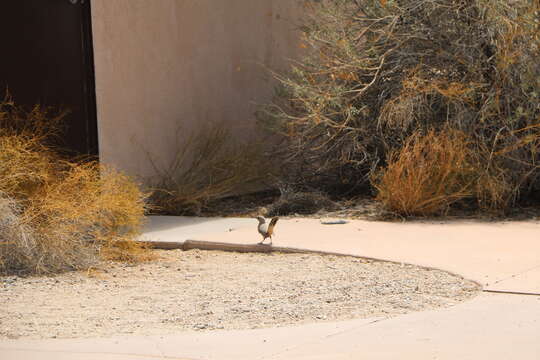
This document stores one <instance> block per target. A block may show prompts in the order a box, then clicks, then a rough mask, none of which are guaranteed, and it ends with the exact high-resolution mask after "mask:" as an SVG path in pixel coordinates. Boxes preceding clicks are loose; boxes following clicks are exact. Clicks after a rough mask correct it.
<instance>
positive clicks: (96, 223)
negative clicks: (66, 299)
mask: <svg viewBox="0 0 540 360" xmlns="http://www.w3.org/2000/svg"><path fill="white" fill-rule="evenodd" d="M3 108H5V105H1V106H0V120H1V121H2V125H6V127H5V129H8V130H9V131H0V210H2V213H1V214H0V272H1V273H6V272H26V273H35V274H43V273H54V272H59V271H65V270H71V269H87V268H88V267H90V266H93V265H95V264H96V263H97V262H98V261H100V260H101V259H112V260H120V261H131V262H134V261H144V260H147V259H149V258H151V255H150V253H149V252H148V251H146V249H145V248H144V247H143V246H142V245H139V244H138V243H136V242H134V241H132V240H134V239H135V238H136V237H137V235H138V234H139V233H140V230H141V226H142V222H143V219H144V211H145V199H146V195H145V194H143V193H142V192H141V191H140V190H139V186H138V184H137V183H136V182H135V181H134V180H133V179H131V178H130V177H128V176H126V175H124V174H122V173H120V172H118V171H116V170H114V169H112V168H109V167H105V166H102V165H100V164H99V163H98V162H94V161H86V162H75V161H69V160H66V159H63V158H61V157H60V156H59V155H57V154H56V153H55V152H54V151H53V149H51V148H50V147H48V146H46V145H44V143H43V142H42V141H43V140H44V139H46V138H47V131H46V130H43V129H41V130H43V131H41V130H39V129H36V134H37V135H36V136H32V135H31V133H32V132H31V131H30V130H28V128H26V127H24V126H23V127H20V126H19V121H20V119H19V118H18V117H17V118H15V120H14V124H15V125H13V124H12V125H13V126H12V127H11V128H10V127H9V126H7V125H9V120H10V119H9V117H8V115H6V114H8V113H7V112H5V111H4V112H3V113H2V109H3ZM18 114H19V113H18ZM37 114H38V112H37V110H36V113H35V114H34V115H33V116H34V117H37V118H38V119H41V118H42V117H41V116H38V115H37ZM12 115H13V114H12ZM40 121H41V120H40ZM35 125H36V126H38V125H39V121H38V122H36V123H35ZM10 129H11V130H10ZM21 129H22V130H21ZM17 131H19V132H20V133H19V134H18V133H17Z"/></svg>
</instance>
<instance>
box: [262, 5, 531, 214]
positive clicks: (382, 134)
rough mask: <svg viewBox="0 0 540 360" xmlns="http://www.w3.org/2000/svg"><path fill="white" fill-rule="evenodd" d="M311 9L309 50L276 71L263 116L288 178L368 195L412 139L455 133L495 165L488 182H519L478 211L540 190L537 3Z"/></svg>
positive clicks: (487, 196) (487, 198)
mask: <svg viewBox="0 0 540 360" xmlns="http://www.w3.org/2000/svg"><path fill="white" fill-rule="evenodd" d="M309 4H310V5H308V6H307V15H306V19H305V21H303V23H302V26H301V30H302V42H301V46H302V47H303V48H305V49H304V50H305V55H304V56H303V57H302V58H301V59H300V60H299V61H296V62H294V64H293V66H292V69H291V71H290V72H288V73H275V74H274V75H275V77H276V79H277V80H278V82H279V86H278V87H277V90H276V95H275V98H274V100H273V102H272V103H270V104H267V105H264V106H261V108H260V110H259V112H258V117H259V119H260V121H261V123H262V125H263V126H264V127H265V128H267V129H270V130H271V131H273V132H274V133H276V134H278V135H279V136H280V138H281V142H280V143H279V146H278V147H277V149H276V152H275V154H276V156H279V157H281V159H282V163H283V167H282V168H283V169H284V171H283V175H282V176H283V177H284V179H285V181H288V182H289V183H292V184H293V185H294V184H296V185H297V186H299V187H304V188H306V187H311V188H315V189H318V190H323V191H326V192H329V193H330V194H350V193H354V192H355V191H356V192H358V191H364V190H365V189H366V187H369V186H370V179H372V178H373V176H374V175H375V174H378V173H379V172H380V171H381V168H385V167H386V166H387V165H389V164H394V163H395V161H396V159H397V158H396V156H398V155H396V154H397V153H398V152H399V151H402V150H403V151H408V150H410V146H411V144H410V141H409V138H410V136H413V135H414V136H417V135H418V134H428V133H429V132H430V131H435V132H437V133H439V132H441V131H451V130H455V131H459V132H462V133H463V134H466V136H467V141H468V142H471V143H472V145H471V147H472V148H474V149H475V151H479V152H480V153H481V154H482V156H483V158H484V160H485V161H486V162H487V163H486V164H489V169H488V173H489V176H487V177H486V176H484V177H483V179H484V181H485V185H486V186H487V187H488V188H489V187H493V188H498V187H499V186H500V185H499V184H502V183H504V184H506V186H507V187H508V191H507V192H506V193H505V194H504V195H501V196H502V197H500V196H499V195H496V193H500V192H498V191H495V192H493V193H490V191H489V190H486V191H485V192H484V193H483V194H480V193H479V192H477V196H478V197H479V198H480V199H479V201H478V204H486V203H489V205H486V206H487V207H489V208H492V209H498V210H504V209H506V208H508V207H509V206H512V205H513V204H514V203H515V201H516V200H520V199H524V198H527V197H528V196H529V195H530V194H531V193H533V192H535V191H537V190H538V189H539V187H540V180H539V177H538V176H539V172H538V161H539V160H540V159H539V157H538V146H539V145H540V132H539V128H540V62H538V61H537V59H538V56H539V55H540V31H539V30H540V29H539V27H540V4H539V3H538V2H537V1H532V0H515V1H512V2H511V4H510V3H509V2H508V1H506V0H466V1H463V0H386V1H383V0H321V1H317V2H309ZM448 136H451V135H450V134H449V135H448ZM407 144H409V145H408V146H409V148H408V149H407V150H404V147H405V146H406V145H407ZM457 150H458V149H456V151H457ZM402 165H404V163H403V164H402ZM400 166H401V165H400ZM410 166H414V164H413V163H411V164H410ZM493 179H497V181H496V183H497V184H495V183H493V182H492V181H493ZM378 186H379V187H378V189H374V191H375V192H377V191H379V192H380V191H381V184H379V185H378ZM381 196H382V195H381ZM497 198H498V200H497V201H495V199H497ZM426 200H427V199H426ZM480 200H482V201H480ZM482 206H484V205H482Z"/></svg>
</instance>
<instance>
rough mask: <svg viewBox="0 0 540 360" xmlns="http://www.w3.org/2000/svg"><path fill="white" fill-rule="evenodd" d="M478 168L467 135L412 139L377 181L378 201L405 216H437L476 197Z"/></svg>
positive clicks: (455, 133) (429, 135) (449, 133)
mask: <svg viewBox="0 0 540 360" xmlns="http://www.w3.org/2000/svg"><path fill="white" fill-rule="evenodd" d="M476 176H477V169H476V164H475V163H474V161H473V156H472V149H471V144H470V141H469V140H468V138H467V136H466V135H465V134H464V133H462V132H458V131H447V132H441V133H438V134H437V133H435V132H434V131H430V132H428V133H427V134H426V135H423V136H422V135H420V134H416V135H413V136H411V137H410V138H409V139H408V140H407V141H406V142H405V144H404V146H403V148H402V149H401V150H400V151H396V152H394V153H392V154H391V155H390V159H389V160H388V166H387V167H386V168H385V169H384V170H383V171H382V173H381V174H380V176H379V177H378V178H376V179H375V181H374V186H375V188H376V189H377V191H378V194H377V200H379V201H381V203H382V204H383V205H384V206H385V207H386V208H387V209H388V210H390V211H393V212H396V213H398V214H401V215H405V216H413V215H421V216H425V215H434V214H441V213H444V212H446V211H447V210H448V209H449V207H450V205H452V204H453V203H455V202H457V201H460V200H462V199H465V198H470V197H472V196H473V194H474V190H475V183H476Z"/></svg>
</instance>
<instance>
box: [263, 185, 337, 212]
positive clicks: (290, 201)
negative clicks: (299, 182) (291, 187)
mask: <svg viewBox="0 0 540 360" xmlns="http://www.w3.org/2000/svg"><path fill="white" fill-rule="evenodd" d="M336 207H337V204H336V203H335V202H333V201H332V200H330V199H329V198H328V196H326V195H325V194H323V193H320V192H296V191H283V190H282V191H281V196H280V197H279V199H278V200H277V201H275V202H274V203H272V204H270V205H268V206H267V207H266V209H267V212H266V214H265V215H266V216H286V215H292V214H304V215H307V214H315V213H316V212H317V211H319V210H334V209H335V208H336Z"/></svg>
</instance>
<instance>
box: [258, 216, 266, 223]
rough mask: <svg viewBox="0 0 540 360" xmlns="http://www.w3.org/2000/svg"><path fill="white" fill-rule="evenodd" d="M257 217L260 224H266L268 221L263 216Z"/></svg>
mask: <svg viewBox="0 0 540 360" xmlns="http://www.w3.org/2000/svg"><path fill="white" fill-rule="evenodd" d="M256 219H257V220H259V224H264V223H265V222H266V220H264V218H263V217H262V216H257V217H256Z"/></svg>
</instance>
